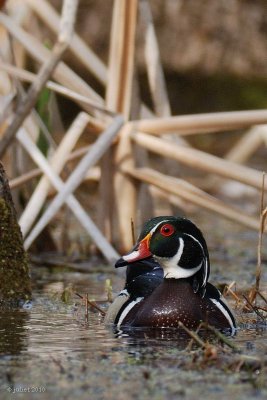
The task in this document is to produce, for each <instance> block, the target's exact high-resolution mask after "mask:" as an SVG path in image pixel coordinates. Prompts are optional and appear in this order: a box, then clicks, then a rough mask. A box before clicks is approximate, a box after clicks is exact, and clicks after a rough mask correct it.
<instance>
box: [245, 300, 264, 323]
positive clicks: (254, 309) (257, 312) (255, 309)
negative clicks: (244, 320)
mask: <svg viewBox="0 0 267 400" xmlns="http://www.w3.org/2000/svg"><path fill="white" fill-rule="evenodd" d="M243 297H244V299H245V300H246V302H247V303H248V304H249V306H250V307H251V309H252V310H253V311H254V312H255V313H256V314H257V315H258V316H259V317H260V318H261V319H262V320H264V319H265V318H264V317H263V315H261V313H260V312H259V310H258V308H257V307H255V306H254V305H253V304H252V303H251V301H250V300H249V299H248V298H247V297H246V296H245V295H244V294H243Z"/></svg>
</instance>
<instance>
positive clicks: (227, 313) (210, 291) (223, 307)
mask: <svg viewBox="0 0 267 400" xmlns="http://www.w3.org/2000/svg"><path fill="white" fill-rule="evenodd" d="M204 298H206V299H209V300H210V301H211V302H212V303H213V304H214V305H215V306H216V307H217V309H218V310H219V311H220V312H221V313H222V314H223V315H224V317H225V318H226V319H227V321H228V323H229V328H230V329H231V335H234V334H235V332H236V322H235V318H234V315H233V312H232V311H231V309H230V308H229V306H228V304H227V302H226V300H225V299H224V297H223V296H222V294H221V292H220V291H219V290H218V289H217V288H216V287H215V286H213V285H212V284H211V283H209V282H208V283H207V285H206V293H205V296H204Z"/></svg>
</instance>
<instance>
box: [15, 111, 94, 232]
mask: <svg viewBox="0 0 267 400" xmlns="http://www.w3.org/2000/svg"><path fill="white" fill-rule="evenodd" d="M89 121H90V117H89V116H88V114H86V113H84V112H81V113H79V114H78V116H77V117H76V119H75V120H74V122H73V123H72V125H71V127H70V128H69V129H68V131H67V132H66V133H65V135H64V137H63V139H62V141H61V142H60V144H59V146H58V148H57V150H56V151H55V153H54V154H53V155H52V157H51V159H50V160H49V163H50V166H51V168H52V170H53V171H54V173H55V174H57V175H59V174H60V172H61V171H62V169H63V167H64V165H65V163H66V161H67V158H68V156H69V154H70V152H71V150H72V149H73V147H74V146H75V145H76V143H77V141H78V140H79V138H80V136H81V134H82V133H83V131H84V129H85V128H86V126H87V124H88V123H89ZM50 185H51V184H50V181H49V179H48V178H47V177H46V176H43V177H42V179H41V180H40V181H39V183H38V185H37V186H36V188H35V190H34V192H33V194H32V196H31V198H30V200H29V202H28V204H27V206H26V207H25V209H24V211H23V214H22V215H21V217H20V220H19V224H20V227H21V231H22V234H23V236H24V237H25V236H26V235H27V233H28V232H29V230H30V228H31V226H32V224H33V223H34V221H35V219H36V217H37V216H38V214H39V212H40V210H41V208H42V207H43V205H44V203H45V200H46V198H47V195H48V192H49V189H50Z"/></svg>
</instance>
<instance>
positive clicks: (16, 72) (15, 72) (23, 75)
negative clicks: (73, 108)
mask: <svg viewBox="0 0 267 400" xmlns="http://www.w3.org/2000/svg"><path fill="white" fill-rule="evenodd" d="M0 69H1V70H3V71H6V72H8V73H9V75H11V76H14V77H16V78H18V79H20V80H22V81H25V82H34V80H35V79H36V74H33V73H32V72H29V71H26V70H25V69H22V68H17V67H15V66H14V65H11V64H7V63H3V62H1V61H0ZM46 87H47V88H48V89H50V90H52V91H53V92H56V93H58V94H61V95H63V96H65V97H67V98H69V99H72V100H74V101H76V102H77V103H81V105H82V104H85V105H88V106H90V107H92V108H95V109H96V110H99V111H102V112H104V113H106V114H108V115H112V116H114V113H113V112H112V111H110V110H108V109H107V108H105V107H103V106H101V105H99V104H97V103H95V102H94V101H92V100H90V99H88V98H87V97H85V96H83V95H81V94H79V93H77V92H74V91H73V90H71V89H68V88H67V87H65V86H62V85H59V84H58V83H55V82H52V81H47V82H46ZM99 124H102V125H103V123H101V122H100V121H99Z"/></svg>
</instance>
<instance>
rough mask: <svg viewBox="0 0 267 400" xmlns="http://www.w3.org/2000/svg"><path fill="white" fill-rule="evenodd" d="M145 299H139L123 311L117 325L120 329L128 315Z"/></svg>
mask: <svg viewBox="0 0 267 400" xmlns="http://www.w3.org/2000/svg"><path fill="white" fill-rule="evenodd" d="M143 299H144V297H137V299H136V300H134V301H131V303H129V304H128V306H127V307H125V309H124V310H123V312H122V313H121V316H120V318H119V321H118V323H117V327H118V328H119V327H120V326H121V324H122V322H123V320H124V318H125V317H126V315H127V314H128V312H130V310H131V309H132V308H133V307H134V306H135V305H136V304H138V303H140V301H142V300H143Z"/></svg>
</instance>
